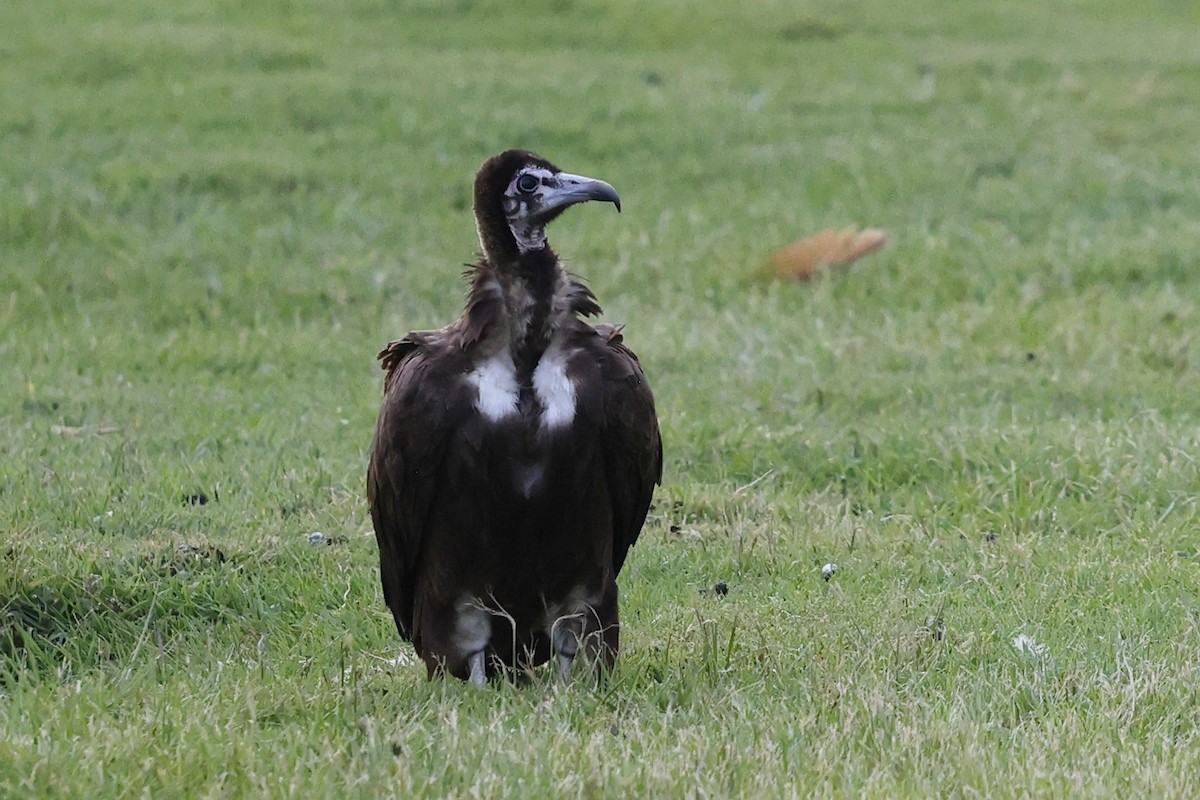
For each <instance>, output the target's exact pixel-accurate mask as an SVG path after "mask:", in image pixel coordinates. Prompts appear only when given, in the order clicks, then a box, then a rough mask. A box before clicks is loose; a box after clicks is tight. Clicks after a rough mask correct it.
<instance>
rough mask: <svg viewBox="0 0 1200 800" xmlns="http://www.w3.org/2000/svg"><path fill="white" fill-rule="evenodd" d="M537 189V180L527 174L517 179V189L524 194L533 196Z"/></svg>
mask: <svg viewBox="0 0 1200 800" xmlns="http://www.w3.org/2000/svg"><path fill="white" fill-rule="evenodd" d="M537 187H538V179H537V178H535V177H534V176H533V175H530V174H529V173H525V174H524V175H522V176H521V177H519V178H517V189H518V190H520V191H522V192H524V193H525V194H533V192H534V191H535V190H536V189H537Z"/></svg>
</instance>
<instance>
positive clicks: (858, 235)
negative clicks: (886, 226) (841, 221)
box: [765, 227, 887, 281]
mask: <svg viewBox="0 0 1200 800" xmlns="http://www.w3.org/2000/svg"><path fill="white" fill-rule="evenodd" d="M885 244H887V233H886V232H885V231H882V230H880V229H879V228H866V229H865V230H861V231H857V230H855V229H854V228H853V227H850V228H843V229H842V230H840V231H839V230H836V229H834V228H826V229H825V230H823V231H821V232H820V233H817V234H813V235H812V236H806V237H805V238H803V239H798V240H796V241H794V242H792V243H791V244H789V245H785V246H784V247H781V248H779V249H778V250H776V251H774V252H773V253H771V255H769V256H768V257H767V262H766V265H765V266H766V270H767V271H768V272H770V273H772V274H774V275H775V276H777V277H780V278H787V279H792V280H801V281H805V280H808V279H809V278H812V277H813V276H814V275H815V274H817V272H818V271H820V270H821V268H822V267H845V266H849V265H850V264H852V263H853V262H855V261H857V260H858V259H860V258H862V257H863V256H865V255H867V254H869V253H874V252H875V251H876V250H878V249H879V248H881V247H883V246H884V245H885Z"/></svg>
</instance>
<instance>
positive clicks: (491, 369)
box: [467, 346, 575, 430]
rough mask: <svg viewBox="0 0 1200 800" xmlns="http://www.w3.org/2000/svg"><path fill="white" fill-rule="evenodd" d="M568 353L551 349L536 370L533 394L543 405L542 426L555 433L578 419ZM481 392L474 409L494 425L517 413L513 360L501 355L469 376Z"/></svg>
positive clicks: (516, 384) (558, 348) (518, 389)
mask: <svg viewBox="0 0 1200 800" xmlns="http://www.w3.org/2000/svg"><path fill="white" fill-rule="evenodd" d="M567 355H568V354H567V352H566V351H565V350H563V348H561V347H557V346H551V347H550V348H549V349H548V350H547V351H546V352H545V353H544V354H543V355H542V358H541V360H540V361H538V365H537V367H535V368H534V370H533V392H534V395H536V397H537V399H538V403H539V405H541V426H542V428H544V429H548V430H553V429H556V428H561V427H563V426H564V425H569V424H571V421H572V420H574V419H575V384H574V383H572V382H571V379H570V377H568V376H567ZM467 380H468V381H470V382H471V383H472V384H473V385H474V386H475V388H476V390H477V391H478V392H479V395H478V397H477V398H476V400H475V408H476V410H478V411H479V413H480V414H482V415H483V416H484V417H486V418H487V419H489V420H491V421H492V422H499V421H500V420H503V419H505V418H507V417H508V416H510V415H512V414H516V413H517V400H518V396H519V394H520V386H519V384H518V383H517V371H516V367H515V366H514V365H513V360H512V356H510V355H509V353H508V352H507V351H501V352H499V353H497V354H496V355H494V356H492V357H491V358H489V359H488V360H486V361H484V362H482V363H481V364H479V366H477V367H476V368H475V369H474V370H473V371H472V372H471V374H470V375H468V376H467Z"/></svg>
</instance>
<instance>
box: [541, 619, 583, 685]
mask: <svg viewBox="0 0 1200 800" xmlns="http://www.w3.org/2000/svg"><path fill="white" fill-rule="evenodd" d="M585 613H586V612H577V613H575V614H566V615H564V616H561V617H559V618H558V619H556V620H554V622H553V624H551V626H550V643H551V646H552V647H553V648H554V665H555V667H557V668H558V677H559V679H560V680H561V681H562V682H563V683H566V682H567V681H569V680H570V679H571V664H572V663H573V662H574V661H575V656H576V655H578V653H579V645H580V643H581V642H582V641H583V627H584V626H583V621H584V614H585Z"/></svg>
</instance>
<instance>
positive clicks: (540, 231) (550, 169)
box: [475, 150, 621, 262]
mask: <svg viewBox="0 0 1200 800" xmlns="http://www.w3.org/2000/svg"><path fill="white" fill-rule="evenodd" d="M588 200H605V201H607V202H609V203H612V204H613V205H614V206H616V207H617V211H620V210H621V198H620V196H619V195H618V194H617V190H616V189H614V188H613V187H612V186H611V185H610V184H608V183H605V182H604V181H602V180H597V179H596V178H587V177H584V176H583V175H572V174H571V173H569V172H563V171H562V170H560V169H559V168H558V167H556V166H554V165H553V164H551V163H550V162H549V161H547V160H546V159H544V158H542V157H541V156H538V155H535V154H534V153H530V152H529V151H527V150H507V151H505V152H503V153H501V154H500V155H498V156H493V157H492V158H490V159H488V160H487V161H486V162H485V163H484V165H483V166H482V167H481V168H480V170H479V172H478V174H476V176H475V223H476V226H477V227H478V229H479V241H480V243H481V244H482V245H483V250H484V252H485V253H486V254H487V255H488V257H489V259H490V260H493V261H494V262H495V261H508V260H512V259H514V258H517V257H519V256H520V255H521V254H523V253H528V252H531V251H535V250H542V249H544V248H545V247H546V225H547V224H549V223H550V221H551V220H553V219H554V218H556V217H557V216H558V215H559V214H561V213H562V212H563V211H565V210H566V209H567V208H568V207H569V206H573V205H575V204H576V203H583V202H586V201H588Z"/></svg>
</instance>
